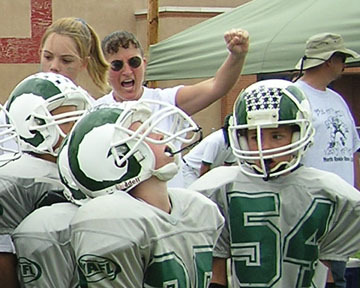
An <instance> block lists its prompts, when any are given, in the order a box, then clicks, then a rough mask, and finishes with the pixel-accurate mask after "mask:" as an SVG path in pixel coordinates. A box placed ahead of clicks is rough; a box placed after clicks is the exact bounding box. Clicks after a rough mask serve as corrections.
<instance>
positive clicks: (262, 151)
mask: <svg viewBox="0 0 360 288" xmlns="http://www.w3.org/2000/svg"><path fill="white" fill-rule="evenodd" d="M233 115H234V117H233V118H232V119H231V124H230V127H229V131H230V144H231V147H232V149H233V152H234V154H235V156H237V158H238V159H239V161H240V163H241V164H242V165H240V167H241V169H242V170H243V172H244V173H245V174H247V175H250V176H254V177H263V178H264V179H268V178H269V177H276V176H279V175H282V174H285V173H288V172H290V171H292V170H293V169H295V168H296V167H297V166H298V165H299V163H300V160H301V157H302V155H303V154H304V152H305V150H306V148H307V147H308V146H309V144H310V143H311V141H312V138H313V135H314V129H313V128H312V124H311V110H310V105H309V102H308V101H307V99H306V97H305V95H304V93H303V92H302V91H301V90H300V89H299V88H297V87H295V86H294V85H293V84H292V83H291V82H289V81H286V80H264V81H259V82H257V83H255V84H253V85H251V86H249V87H248V88H247V89H245V90H243V91H242V92H241V93H240V95H239V97H238V99H237V101H236V103H235V105H234V111H233ZM282 126H290V127H292V129H291V133H292V138H291V141H290V143H288V144H286V145H282V146H279V147H271V148H267V147H266V148H264V147H263V141H262V136H263V134H264V133H265V130H264V129H273V130H274V129H278V128H279V127H282ZM251 130H254V131H256V133H255V132H252V133H253V134H252V135H254V133H255V135H256V141H257V148H256V149H252V150H250V149H249V143H248V138H247V133H248V131H251ZM285 156H288V157H285ZM279 157H281V158H279ZM286 158H287V159H288V160H286V161H280V160H279V159H286ZM278 160H279V163H277V164H276V165H275V166H274V167H272V168H269V163H271V162H274V161H275V162H276V161H278Z"/></svg>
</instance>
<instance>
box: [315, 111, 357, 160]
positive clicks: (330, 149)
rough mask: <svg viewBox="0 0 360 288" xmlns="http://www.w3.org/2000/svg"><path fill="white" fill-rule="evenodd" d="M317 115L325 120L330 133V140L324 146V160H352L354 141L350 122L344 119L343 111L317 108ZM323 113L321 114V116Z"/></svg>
mask: <svg viewBox="0 0 360 288" xmlns="http://www.w3.org/2000/svg"><path fill="white" fill-rule="evenodd" d="M314 112H315V114H316V115H318V116H319V117H321V118H322V119H324V120H325V123H324V124H325V127H326V129H327V133H328V141H327V144H326V147H324V155H325V157H324V158H323V160H324V162H330V161H331V162H333V161H337V162H338V161H352V149H351V148H350V147H351V146H352V144H351V143H350V142H349V141H352V138H351V133H350V129H349V127H348V123H347V122H346V121H344V119H346V118H345V116H344V114H343V112H342V111H339V110H334V109H333V108H329V109H326V110H322V109H317V110H315V111H314ZM320 115H321V116H320Z"/></svg>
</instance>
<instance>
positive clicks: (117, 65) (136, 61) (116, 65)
mask: <svg viewBox="0 0 360 288" xmlns="http://www.w3.org/2000/svg"><path fill="white" fill-rule="evenodd" d="M141 61H142V60H141V58H140V57H139V56H134V57H131V58H130V59H129V60H128V64H129V66H130V67H131V68H138V67H139V66H140V65H141ZM110 64H111V70H113V71H120V70H121V69H122V68H123V67H124V61H122V60H114V61H111V63H110Z"/></svg>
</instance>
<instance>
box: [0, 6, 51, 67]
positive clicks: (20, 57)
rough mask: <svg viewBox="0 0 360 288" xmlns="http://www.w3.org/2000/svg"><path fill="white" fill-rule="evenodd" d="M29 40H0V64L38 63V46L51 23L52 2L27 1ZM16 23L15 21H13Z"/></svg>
mask: <svg viewBox="0 0 360 288" xmlns="http://www.w3.org/2000/svg"><path fill="white" fill-rule="evenodd" d="M29 1H30V3H31V4H30V9H31V14H30V15H31V22H30V23H31V36H30V38H0V63H39V45H40V40H41V37H42V35H43V34H44V32H45V30H46V28H47V27H48V26H49V25H50V24H51V23H52V0H29ZM14 21H16V20H14Z"/></svg>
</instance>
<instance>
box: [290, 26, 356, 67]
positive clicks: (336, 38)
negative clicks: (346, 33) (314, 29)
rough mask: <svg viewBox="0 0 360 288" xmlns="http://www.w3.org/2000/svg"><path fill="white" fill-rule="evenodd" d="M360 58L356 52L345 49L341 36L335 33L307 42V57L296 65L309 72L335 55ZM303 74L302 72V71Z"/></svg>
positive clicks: (314, 37) (318, 36) (322, 35)
mask: <svg viewBox="0 0 360 288" xmlns="http://www.w3.org/2000/svg"><path fill="white" fill-rule="evenodd" d="M335 53H336V54H342V55H343V56H345V58H347V57H352V58H359V57H360V55H359V54H358V53H356V52H355V51H353V50H351V49H348V48H346V47H345V43H344V40H343V38H342V36H341V35H339V34H334V33H321V34H316V35H314V36H312V37H310V38H309V39H308V41H307V42H306V48H305V55H304V56H303V57H302V58H301V59H300V60H299V61H298V63H297V64H296V69H298V70H307V69H309V68H312V67H316V66H319V65H321V64H323V63H324V62H326V61H327V60H329V59H330V58H331V56H333V55H334V54H335ZM301 72H302V71H301Z"/></svg>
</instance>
